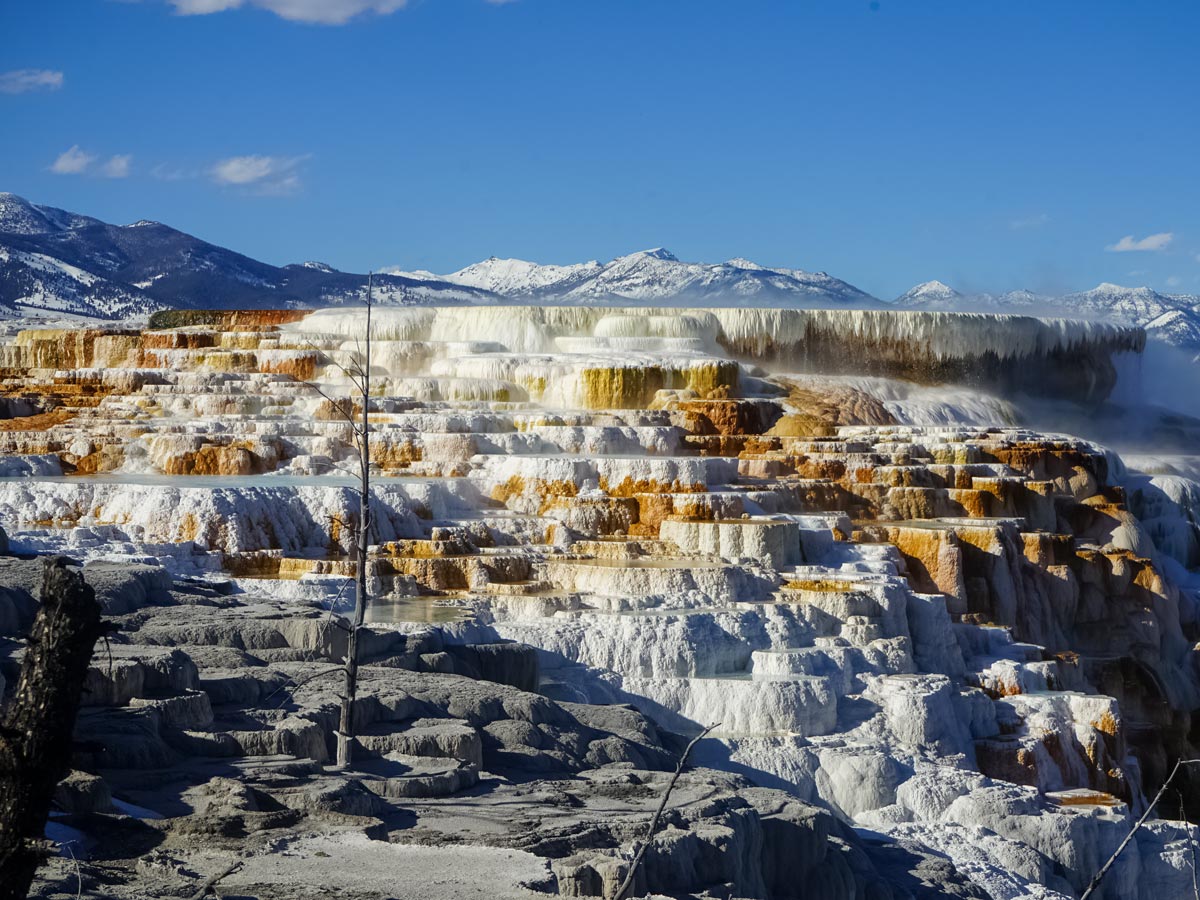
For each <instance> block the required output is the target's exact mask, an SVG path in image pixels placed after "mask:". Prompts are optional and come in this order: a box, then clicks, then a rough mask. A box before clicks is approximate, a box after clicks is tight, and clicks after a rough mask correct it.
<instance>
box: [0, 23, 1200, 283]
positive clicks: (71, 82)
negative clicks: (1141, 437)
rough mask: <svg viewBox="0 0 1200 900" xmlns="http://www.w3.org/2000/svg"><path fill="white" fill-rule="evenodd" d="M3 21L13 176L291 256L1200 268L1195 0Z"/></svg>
mask: <svg viewBox="0 0 1200 900" xmlns="http://www.w3.org/2000/svg"><path fill="white" fill-rule="evenodd" d="M205 10H212V11H211V12H207V14H202V13H204V11H205ZM359 11H361V12H359ZM356 12H358V13H359V14H357V15H355V13H356ZM182 13H192V14H182ZM313 17H323V18H346V21H344V22H342V23H340V24H331V23H311V22H306V21H303V20H305V19H311V18H313ZM0 34H3V35H4V39H3V41H2V42H0V73H4V74H0V122H3V126H0V131H2V133H3V134H4V135H5V137H4V139H3V140H0V190H9V191H14V192H16V193H19V194H21V195H23V196H26V197H28V198H30V199H32V200H35V201H36V202H40V203H48V204H52V205H56V206H63V207H66V208H69V209H73V210H77V211H80V212H85V213H88V214H91V215H95V216H98V217H100V218H103V219H106V220H109V221H116V222H129V221H133V220H136V219H140V218H150V219H157V220H159V221H163V222H166V223H168V224H171V225H174V226H175V227H178V228H181V229H183V230H185V231H188V232H190V233H192V234H195V235H197V236H200V237H202V238H205V239H207V240H210V241H213V242H215V243H218V244H222V245H225V246H229V247H232V248H234V249H237V250H240V251H242V252H244V253H247V254H249V255H251V256H255V257H258V258H260V259H264V260H266V261H268V262H273V263H285V262H293V261H300V260H304V259H320V260H324V261H326V262H329V263H330V264H332V265H334V266H337V267H338V268H342V269H346V270H355V271H363V270H365V269H367V268H368V267H375V266H384V265H402V266H405V267H408V268H427V269H431V270H434V271H449V270H452V269H456V268H459V267H461V266H463V265H466V264H467V263H470V262H473V261H475V260H477V259H480V258H483V257H486V256H490V255H497V256H518V257H522V258H526V259H533V260H537V261H539V262H559V263H565V262H576V261H580V260H584V259H591V258H599V259H608V258H611V257H613V256H616V255H619V254H622V253H626V252H629V251H632V250H636V249H641V248H645V247H656V246H665V247H668V248H669V249H671V250H673V251H674V252H675V253H676V254H677V255H678V256H680V257H681V258H683V259H695V260H705V261H719V260H723V259H728V258H730V257H735V256H745V257H749V258H751V259H754V260H757V261H759V262H762V263H766V264H771V265H788V266H795V267H800V268H806V269H811V270H825V271H828V272H830V273H832V274H834V275H837V276H839V277H841V278H845V279H846V280H848V281H851V282H853V283H855V284H857V285H859V286H860V287H862V288H864V289H865V290H868V291H870V292H872V293H874V294H876V295H878V296H882V297H888V298H890V297H892V296H895V295H897V294H899V293H900V292H902V291H903V290H905V289H907V288H908V287H910V286H911V285H913V284H915V283H917V282H920V281H925V280H928V279H933V278H937V279H941V280H943V281H947V282H949V283H951V284H953V285H954V286H956V287H958V288H960V289H963V290H984V289H987V290H1004V289H1010V288H1017V287H1029V288H1032V289H1036V290H1043V291H1063V290H1073V289H1083V288H1088V287H1092V286H1094V285H1095V284H1097V283H1099V282H1101V281H1113V282H1117V283H1121V284H1148V285H1150V286H1152V287H1154V288H1157V289H1160V290H1173V291H1186V292H1195V293H1200V177H1198V173H1197V167H1198V164H1197V159H1198V158H1200V152H1198V150H1197V148H1198V147H1200V115H1197V112H1198V110H1197V105H1198V104H1197V98H1198V96H1200V91H1198V89H1200V53H1196V52H1195V47H1194V41H1195V37H1196V35H1197V34H1200V4H1197V3H1195V2H1192V0H1179V2H1170V0H1163V2H1156V3H1152V4H1151V3H1136V4H1135V3H1133V2H1108V0H1095V2H1087V3H1084V2H1074V0H1063V2H1056V3H1045V2H1042V0H1029V2H1025V0H1004V2H1001V0H991V2H987V0H949V2H933V0H930V2H923V0H903V2H901V0H878V2H877V3H872V2H869V0H861V2H860V0H825V2H803V0H793V2H784V0H776V2H759V0H737V2H729V0H725V2H709V0H675V2H667V0H511V2H504V3H496V2H487V0H410V2H409V3H408V4H406V5H405V4H401V3H400V2H398V0H140V2H130V0H5V2H3V4H0ZM59 73H61V75H60V74H59ZM73 148H74V149H73ZM1117 248H1129V249H1124V250H1118V249H1117Z"/></svg>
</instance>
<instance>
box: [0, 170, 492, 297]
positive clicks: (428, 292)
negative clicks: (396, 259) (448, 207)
mask: <svg viewBox="0 0 1200 900" xmlns="http://www.w3.org/2000/svg"><path fill="white" fill-rule="evenodd" d="M366 286H367V276H366V275H355V274H350V273H346V272H338V271H336V270H335V269H333V268H331V267H330V266H326V265H324V264H321V263H304V264H300V265H288V266H272V265H269V264H267V263H263V262H259V261H258V260H255V259H251V258H250V257H248V256H243V255H242V254H240V253H235V252H234V251H232V250H226V249H225V248H223V247H218V246H216V245H215V244H210V243H208V242H206V241H202V240H200V239H198V238H194V237H192V236H191V235H188V234H185V233H183V232H182V231H177V230H176V229H174V228H170V227H169V226H167V225H163V224H161V223H159V222H151V221H149V220H142V221H139V222H135V223H133V224H132V225H110V224H107V223H105V222H101V221H100V220H99V219H93V218H91V217H89V216H81V215H77V214H75V213H71V212H67V211H65V210H61V209H55V208H53V207H48V206H38V205H35V204H33V203H30V202H29V201H27V200H24V199H23V198H21V197H18V196H16V195H15V194H3V193H0V309H5V310H8V311H10V312H40V311H46V312H55V313H68V314H74V315H82V316H94V317H97V318H104V319H119V318H125V317H129V316H141V315H146V314H148V313H150V312H153V311H154V310H156V309H163V308H179V309H201V308H212V309H260V308H269V307H285V308H286V307H310V306H336V305H339V304H343V303H352V302H360V301H361V299H362V298H363V297H365V296H366ZM376 289H377V292H376V297H377V299H378V300H379V302H381V303H387V304H404V303H423V302H424V303H428V302H438V303H479V302H483V303H488V302H495V301H496V298H495V297H494V296H493V295H490V294H488V293H487V292H484V291H478V290H476V289H474V288H470V287H464V286H462V285H455V284H446V283H442V282H439V281H436V280H428V279H426V280H418V279H412V278H405V277H400V276H394V275H380V276H378V277H377V278H376Z"/></svg>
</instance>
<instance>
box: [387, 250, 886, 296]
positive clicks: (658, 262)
mask: <svg viewBox="0 0 1200 900" xmlns="http://www.w3.org/2000/svg"><path fill="white" fill-rule="evenodd" d="M408 274H418V273H408ZM419 274H426V273H419ZM442 278H443V280H444V281H448V282H451V283H456V284H462V285H466V286H470V287H477V288H481V289H484V290H488V291H491V292H493V293H496V294H499V295H501V296H502V297H505V298H511V299H520V300H541V301H544V302H566V303H608V302H615V301H629V300H633V301H644V302H663V301H669V300H676V299H679V300H686V301H688V302H689V303H697V302H699V303H711V304H713V305H735V306H865V307H876V306H878V305H879V301H877V300H876V299H875V298H874V297H872V296H870V295H869V294H866V293H864V292H862V291H860V290H858V288H855V287H853V286H852V285H849V284H847V283H846V282H844V281H841V280H839V279H837V278H834V277H832V276H830V275H826V274H825V273H824V272H817V273H812V272H805V271H803V270H801V269H774V268H768V267H766V266H761V265H759V264H757V263H753V262H750V261H749V260H744V259H732V260H729V261H728V262H724V263H715V264H714V263H692V262H683V261H681V260H680V259H679V258H678V257H676V256H675V255H674V254H672V253H671V252H670V251H668V250H664V249H662V248H661V247H660V248H656V249H653V250H641V251H638V252H636V253H630V254H627V255H625V256H619V257H617V258H616V259H614V260H612V261H611V262H607V263H599V262H596V261H595V260H593V261H591V262H586V263H577V264H575V265H565V266H559V265H539V264H538V263H532V262H527V261H526V260H520V259H497V258H495V257H493V258H491V259H487V260H484V261H483V262H479V263H475V264H474V265H470V266H467V267H466V268H465V269H460V270H459V271H457V272H454V273H451V274H449V275H445V276H442Z"/></svg>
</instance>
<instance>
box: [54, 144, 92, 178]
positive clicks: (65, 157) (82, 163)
mask: <svg viewBox="0 0 1200 900" xmlns="http://www.w3.org/2000/svg"><path fill="white" fill-rule="evenodd" d="M95 161H96V157H95V156H93V155H92V154H91V153H85V152H84V151H82V150H80V149H79V145H78V144H76V145H75V146H73V147H72V148H71V149H70V150H64V151H63V152H62V153H60V154H59V155H58V159H56V160H55V161H54V162H53V164H52V165H51V166H50V171H51V172H53V173H54V174H55V175H80V174H82V173H83V172H86V171H87V170H88V168H89V167H90V166H91V164H92V163H93V162H95Z"/></svg>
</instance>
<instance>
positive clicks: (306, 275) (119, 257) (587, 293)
mask: <svg viewBox="0 0 1200 900" xmlns="http://www.w3.org/2000/svg"><path fill="white" fill-rule="evenodd" d="M366 287H367V276H366V275H360V274H353V273H349V272H339V271H338V270H336V269H334V268H333V267H332V266H329V265H327V264H326V263H322V262H315V261H309V262H304V263H298V264H293V265H286V266H273V265H270V264H268V263H264V262H259V261H258V260H255V259H252V258H250V257H248V256H244V255H242V254H240V253H236V252H234V251H232V250H227V249H225V248H223V247H218V246H217V245H215V244H210V243H208V242H206V241H202V240H200V239H199V238H195V237H192V236H191V235H188V234H185V233H183V232H182V231H178V230H176V229H174V228H171V227H169V226H167V225H163V224H162V223H160V222H153V221H149V220H141V221H138V222H134V223H133V224H131V225H111V224H108V223H105V222H102V221H100V220H99V219H95V218H92V217H91V216H85V215H80V214H78V213H73V212H69V211H67V210H62V209H56V208H54V207H50V206H40V205H37V204H34V203H30V202H29V201H28V200H25V199H23V198H21V197H18V196H17V195H15V194H6V193H0V314H9V315H13V314H29V313H46V314H51V315H57V314H71V315H80V316H88V317H94V318H100V319H121V318H128V317H140V316H145V315H148V314H149V313H151V312H153V311H155V310H158V309H164V308H174V309H262V308H281V307H282V308H293V307H294V308H308V307H322V306H338V305H343V304H354V303H361V302H362V300H363V299H364V298H365V296H366ZM375 298H376V301H377V302H378V303H380V304H383V305H421V304H443V305H444V304H505V303H535V304H536V303H563V304H597V303H600V304H603V303H629V304H638V303H647V304H658V305H671V304H688V305H696V306H705V305H710V306H787V307H801V308H806V307H807V308H868V309H870V308H876V309H889V308H891V309H895V308H901V309H927V310H946V311H964V312H989V313H1018V314H1024V315H1034V316H1056V317H1064V318H1086V319H1102V320H1104V321H1106V322H1113V323H1116V324H1129V325H1140V326H1143V327H1144V328H1146V330H1147V333H1148V334H1149V335H1150V336H1151V337H1153V338H1156V339H1158V340H1161V341H1164V342H1166V343H1168V344H1173V345H1175V346H1178V347H1182V348H1184V349H1186V350H1188V351H1189V352H1191V353H1193V354H1200V297H1196V296H1190V295H1185V294H1160V293H1158V292H1156V291H1153V290H1151V289H1149V288H1145V287H1140V288H1126V287H1121V286H1119V285H1113V284H1102V285H1100V286H1099V287H1096V288H1093V289H1092V290H1090V291H1082V292H1078V293H1072V294H1065V295H1063V296H1060V297H1047V296H1042V295H1039V294H1035V293H1033V292H1031V291H1010V292H1008V293H1004V294H964V293H961V292H959V291H957V290H955V289H954V288H953V287H951V286H949V285H947V284H945V283H943V282H940V281H927V282H925V283H924V284H919V285H917V286H916V287H914V288H912V289H911V290H909V291H907V292H906V293H905V294H903V295H902V296H900V297H898V298H896V299H895V300H894V301H892V302H891V303H884V302H882V301H880V300H878V299H877V298H875V297H872V296H871V295H870V294H868V293H866V292H864V291H861V290H859V289H858V288H856V287H854V286H853V285H851V284H849V283H847V282H845V281H842V280H841V279H838V278H835V277H834V276H832V275H828V274H826V273H824V272H807V271H804V270H802V269H792V268H781V267H770V266H763V265H760V264H758V263H755V262H751V261H750V260H747V259H731V260H728V261H726V262H723V263H696V262H684V261H681V260H679V259H678V258H677V257H675V256H674V255H673V254H672V253H670V252H669V251H667V250H664V249H662V248H656V249H652V250H641V251H638V252H636V253H630V254H627V255H625V256H619V257H617V258H616V259H613V260H611V261H609V262H598V261H596V260H591V261H589V262H583V263H576V264H573V265H542V264H539V263H534V262H528V261H525V260H520V259H499V258H496V257H491V258H490V259H485V260H482V261H481V262H477V263H474V264H472V265H469V266H467V267H466V268H463V269H460V270H458V271H457V272H452V273H450V274H448V275H436V274H434V273H432V272H424V271H415V272H406V271H401V270H398V269H394V270H385V271H383V272H382V273H378V274H376V275H375Z"/></svg>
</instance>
